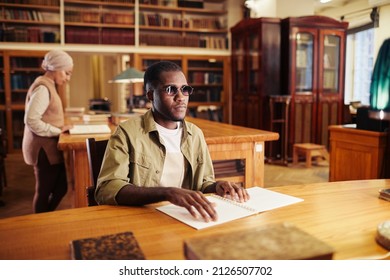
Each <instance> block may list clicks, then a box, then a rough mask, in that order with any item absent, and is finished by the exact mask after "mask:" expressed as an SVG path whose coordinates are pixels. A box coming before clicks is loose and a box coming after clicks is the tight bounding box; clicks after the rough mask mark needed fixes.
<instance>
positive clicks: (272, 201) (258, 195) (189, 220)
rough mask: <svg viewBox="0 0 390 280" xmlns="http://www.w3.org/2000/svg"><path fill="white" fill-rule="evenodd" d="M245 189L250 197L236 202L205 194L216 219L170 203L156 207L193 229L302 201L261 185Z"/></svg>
mask: <svg viewBox="0 0 390 280" xmlns="http://www.w3.org/2000/svg"><path fill="white" fill-rule="evenodd" d="M247 191H248V193H249V196H250V199H249V200H248V201H246V202H237V201H234V200H231V199H227V198H223V197H220V196H218V195H215V194H212V195H209V196H207V199H208V200H209V201H210V202H212V203H214V204H215V209H216V211H217V214H218V220H217V221H210V222H205V221H204V220H203V218H202V217H199V218H198V219H196V218H194V217H192V216H191V214H190V213H189V212H188V211H187V209H185V208H184V207H180V206H177V205H174V204H171V203H170V204H167V205H163V206H159V207H157V208H156V209H157V210H159V211H161V212H163V213H165V214H167V215H169V216H171V217H173V218H175V219H177V220H179V221H181V222H183V223H185V224H187V225H189V226H191V227H193V228H195V229H203V228H207V227H211V226H215V225H219V224H223V223H226V222H229V221H233V220H236V219H240V218H243V217H247V216H251V215H254V214H257V213H260V212H264V211H269V210H272V209H276V208H279V207H283V206H287V205H291V204H294V203H298V202H301V201H303V199H301V198H298V197H294V196H290V195H286V194H283V193H279V192H275V191H271V190H269V189H265V188H261V187H252V188H248V189H247Z"/></svg>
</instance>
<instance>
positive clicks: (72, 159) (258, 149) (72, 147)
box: [58, 117, 279, 207]
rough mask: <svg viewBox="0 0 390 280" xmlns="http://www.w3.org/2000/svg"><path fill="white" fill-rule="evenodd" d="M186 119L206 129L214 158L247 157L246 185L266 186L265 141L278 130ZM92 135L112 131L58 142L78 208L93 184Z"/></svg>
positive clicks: (105, 136) (275, 136) (64, 137)
mask: <svg viewBox="0 0 390 280" xmlns="http://www.w3.org/2000/svg"><path fill="white" fill-rule="evenodd" d="M186 120H188V121H190V122H192V123H194V124H196V125H197V126H199V127H200V128H201V129H202V131H203V133H204V136H205V139H206V142H207V145H208V148H209V151H210V155H211V158H212V160H230V159H244V160H245V178H244V182H245V183H244V185H245V187H252V186H261V187H262V186H263V185H264V146H265V145H264V143H265V141H273V140H277V139H278V138H279V134H278V133H275V132H269V131H264V130H258V129H253V128H246V127H242V126H236V125H230V124H226V123H220V122H213V121H208V120H203V119H196V118H189V117H188V118H186ZM112 129H115V126H112ZM88 137H95V138H96V139H97V140H99V139H108V138H109V137H110V134H94V135H69V134H67V133H66V134H61V136H60V139H59V143H58V147H59V149H60V150H62V151H64V153H65V156H66V158H67V171H68V177H69V178H70V179H71V182H69V183H70V185H71V187H72V188H73V191H74V207H83V206H87V198H86V192H85V188H86V187H87V186H90V185H91V178H90V172H89V168H88V158H87V148H86V144H85V140H86V139H87V138H88ZM233 179H234V178H233Z"/></svg>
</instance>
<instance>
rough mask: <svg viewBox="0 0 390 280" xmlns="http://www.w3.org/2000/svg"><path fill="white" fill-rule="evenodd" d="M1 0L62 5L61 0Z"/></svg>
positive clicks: (3, 0) (11, 2) (15, 2)
mask: <svg viewBox="0 0 390 280" xmlns="http://www.w3.org/2000/svg"><path fill="white" fill-rule="evenodd" d="M115 1H117V0H115ZM1 2H3V3H9V4H27V5H42V6H59V5H60V0H2V1H1Z"/></svg>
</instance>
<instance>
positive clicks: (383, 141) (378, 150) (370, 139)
mask: <svg viewBox="0 0 390 280" xmlns="http://www.w3.org/2000/svg"><path fill="white" fill-rule="evenodd" d="M329 131H330V167H329V181H330V182H333V181H346V180H366V179H380V178H389V176H390V171H389V166H390V157H389V150H390V147H388V145H390V141H388V139H390V138H389V136H388V132H376V131H369V130H361V129H356V128H351V127H344V126H341V125H334V126H330V127H329ZM386 153H387V155H386Z"/></svg>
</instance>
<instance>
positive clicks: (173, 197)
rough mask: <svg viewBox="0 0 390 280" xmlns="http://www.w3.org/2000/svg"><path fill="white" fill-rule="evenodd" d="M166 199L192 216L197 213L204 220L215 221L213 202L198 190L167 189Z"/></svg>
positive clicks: (196, 216) (197, 216)
mask: <svg viewBox="0 0 390 280" xmlns="http://www.w3.org/2000/svg"><path fill="white" fill-rule="evenodd" d="M167 200H168V201H169V202H171V203H172V204H175V205H178V206H181V207H184V208H186V209H187V210H188V212H190V214H191V215H192V216H193V217H194V218H197V219H198V218H199V215H200V216H201V217H202V218H203V219H204V220H205V221H206V222H209V221H216V220H217V218H218V216H217V212H216V211H215V208H214V205H213V203H211V202H210V201H208V200H207V198H206V196H205V195H204V194H203V193H201V192H199V191H192V190H187V189H180V188H169V189H167Z"/></svg>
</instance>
